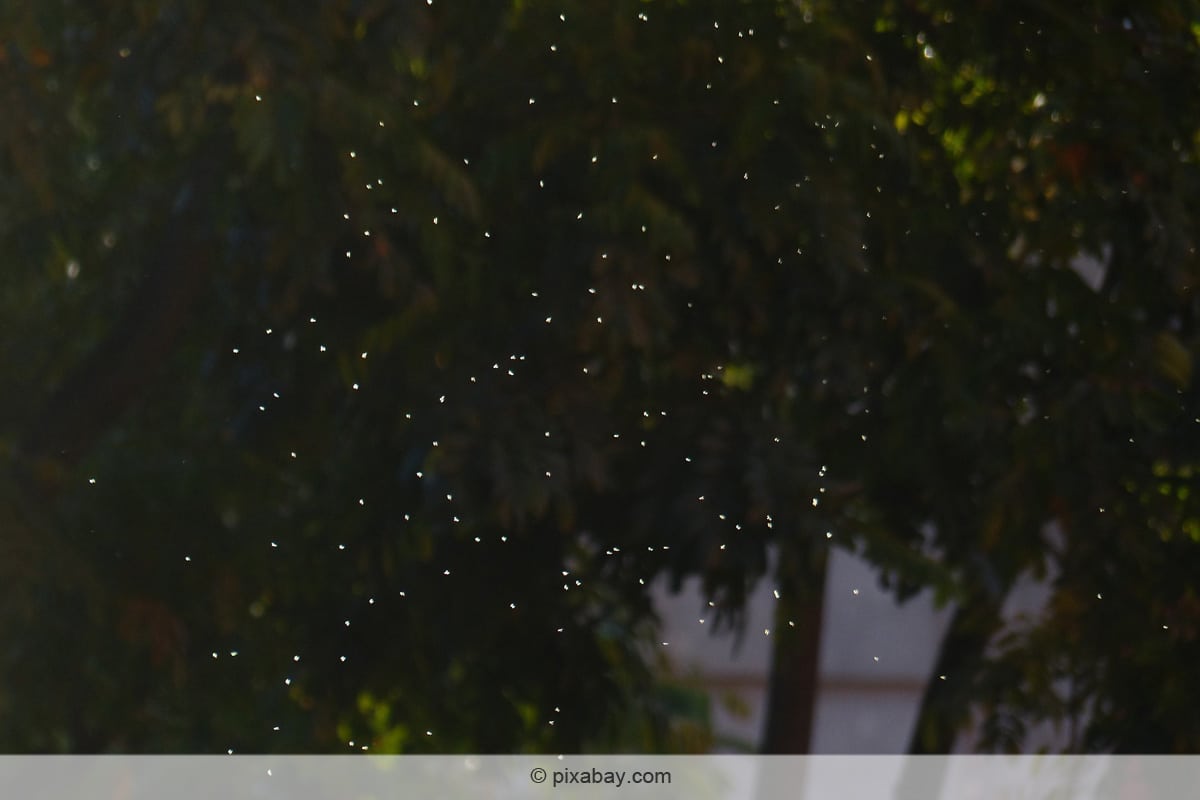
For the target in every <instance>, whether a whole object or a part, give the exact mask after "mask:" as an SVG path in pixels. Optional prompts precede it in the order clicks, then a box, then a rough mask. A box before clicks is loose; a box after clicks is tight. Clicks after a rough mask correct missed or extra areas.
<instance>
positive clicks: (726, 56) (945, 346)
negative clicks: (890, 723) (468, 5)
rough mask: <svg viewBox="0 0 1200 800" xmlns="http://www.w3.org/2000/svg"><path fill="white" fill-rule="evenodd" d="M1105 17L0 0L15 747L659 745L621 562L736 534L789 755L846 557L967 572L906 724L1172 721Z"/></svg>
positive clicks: (1188, 622)
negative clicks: (1003, 613)
mask: <svg viewBox="0 0 1200 800" xmlns="http://www.w3.org/2000/svg"><path fill="white" fill-rule="evenodd" d="M1125 13H1126V12H1123V11H1122V10H1121V9H1118V8H1115V7H1111V4H1106V3H1095V4H1091V5H1089V6H1088V7H1087V8H1084V9H1082V10H1081V9H1078V8H1072V9H1066V8H1065V7H1061V6H1059V5H1053V4H1052V5H1050V6H1043V7H1038V8H1036V9H1034V8H1031V9H1029V10H1028V13H1024V12H1022V13H1017V14H1013V13H1011V10H1010V9H1001V8H992V7H991V6H990V5H987V4H985V5H984V6H982V7H979V8H973V9H971V10H970V11H968V10H965V9H959V8H956V7H953V6H952V5H949V4H942V3H931V2H907V3H894V4H885V6H884V7H883V8H882V10H880V9H877V8H868V7H865V6H860V5H854V4H851V5H849V6H846V5H844V4H837V5H834V4H823V3H798V4H791V3H769V2H764V3H746V4H738V5H735V6H732V7H728V6H720V7H713V8H710V7H707V6H704V5H701V4H691V3H661V4H641V3H624V2H622V3H617V4H615V5H612V6H609V7H603V8H601V7H597V6H596V4H588V3H571V2H568V3H565V4H555V5H553V6H551V5H549V4H541V3H532V4H529V3H518V4H512V5H511V6H507V5H504V4H496V5H495V6H493V7H492V8H491V9H490V10H488V11H487V12H485V13H480V11H479V9H472V10H471V11H470V12H469V13H468V12H467V11H465V10H462V9H455V8H451V7H448V6H447V7H443V4H440V3H432V4H426V5H425V6H412V7H407V6H395V5H394V4H390V3H382V2H380V3H373V2H363V3H356V4H351V3H337V2H330V3H319V4H315V5H314V6H313V13H312V14H311V15H310V16H307V17H305V16H299V17H298V16H297V15H296V14H295V13H294V9H287V8H283V7H282V6H278V7H277V6H276V5H275V4H267V5H265V6H263V5H259V6H256V7H254V8H245V7H241V6H236V5H233V4H230V5H228V6H226V5H221V6H217V7H213V6H212V5H211V4H201V3H195V2H188V1H186V0H180V1H179V2H149V3H136V4H129V5H128V6H127V7H126V8H124V9H121V10H118V11H116V12H114V13H112V14H111V15H109V16H106V17H98V16H95V15H93V13H92V12H90V11H89V10H87V9H82V8H77V7H75V6H74V5H71V4H69V3H64V4H61V5H56V6H49V7H45V8H40V9H39V10H36V11H34V10H30V9H27V8H23V7H22V8H18V7H15V4H13V5H6V6H4V19H5V23H6V24H5V29H6V30H10V31H13V33H12V41H11V42H9V43H7V45H6V48H5V50H4V51H3V52H4V53H5V55H4V57H3V62H0V69H3V76H4V77H3V83H2V86H3V91H4V93H5V97H6V104H7V107H8V108H10V109H12V113H11V114H10V115H9V117H8V119H9V120H10V121H9V122H8V123H6V124H5V125H3V126H0V149H2V150H3V152H4V153H5V156H4V157H5V159H6V167H7V168H8V169H7V170H6V171H7V172H8V173H9V174H11V175H13V176H16V177H15V178H14V179H12V180H10V181H9V182H7V183H5V184H4V185H3V186H0V237H2V240H3V242H4V245H5V250H6V252H9V253H11V254H13V255H12V260H13V264H14V266H13V268H12V271H11V272H12V276H11V279H10V281H9V283H8V285H7V286H6V288H5V290H4V294H3V298H2V300H0V302H2V303H3V309H2V311H3V313H4V318H5V320H6V326H7V327H6V332H7V334H8V335H7V336H6V337H5V339H4V347H5V354H4V359H3V362H2V363H4V364H5V365H6V367H5V370H6V373H7V375H6V381H5V382H6V384H7V385H10V386H20V387H28V388H26V389H25V390H24V391H21V392H17V393H11V394H10V395H8V396H6V397H5V398H4V400H3V402H4V404H5V405H4V407H3V409H2V410H3V419H5V420H6V421H7V422H6V427H5V428H4V429H3V431H2V432H0V443H3V445H4V448H5V451H6V452H7V453H8V454H9V456H10V459H11V461H12V471H13V474H14V476H15V477H14V481H15V484H16V485H19V486H20V487H21V488H20V490H19V491H9V492H7V494H6V496H5V497H4V498H3V500H4V506H3V507H4V508H5V509H6V511H5V514H6V516H7V517H10V518H11V520H12V524H11V527H10V530H11V533H10V534H8V535H7V539H8V542H9V544H8V548H9V549H10V550H11V551H13V552H14V553H16V554H19V555H20V560H14V561H12V562H11V563H14V564H20V565H21V566H20V569H19V574H18V575H14V576H13V577H14V579H13V580H12V581H11V582H9V584H8V585H9V586H10V587H12V588H10V589H9V590H8V592H9V593H10V595H11V597H10V598H9V599H11V600H12V602H9V603H6V608H10V609H12V611H11V612H9V613H7V614H6V616H5V617H4V622H3V625H4V627H5V631H6V634H5V638H6V640H8V641H15V642H20V643H21V644H20V645H19V646H17V647H14V648H12V649H11V650H10V651H9V652H8V653H7V654H6V657H5V661H4V663H3V666H2V667H0V669H3V671H4V674H5V678H6V679H5V681H4V684H5V685H7V686H19V687H22V688H21V691H20V692H12V691H10V692H8V693H7V694H5V695H3V696H2V697H0V714H3V719H4V720H5V722H4V728H3V730H4V735H3V741H4V742H5V745H6V746H7V747H8V748H9V749H20V750H29V749H33V750H75V751H89V750H103V749H115V750H121V749H130V750H154V749H161V750H188V749H224V748H226V747H233V748H238V749H264V750H265V749H280V750H331V749H334V748H344V747H348V746H353V747H355V748H358V747H361V746H362V745H363V744H366V745H368V746H370V747H372V748H373V749H375V750H386V751H405V752H411V751H420V750H434V751H449V750H456V751H457V750H475V751H480V750H483V751H506V750H513V749H530V750H540V749H555V750H568V749H576V748H584V747H610V748H611V747H658V748H669V747H673V746H680V745H679V739H678V738H676V739H672V738H671V736H670V729H671V725H672V716H671V709H672V708H673V706H672V705H671V702H670V695H664V694H663V693H662V692H660V691H656V689H655V685H654V684H655V681H654V672H653V669H652V665H653V663H654V661H655V658H656V655H655V653H657V652H658V651H660V650H661V648H660V647H656V646H655V639H654V638H653V610H652V607H651V604H650V600H649V597H648V595H647V588H646V587H647V585H648V584H649V583H650V582H651V581H652V580H653V579H654V578H655V576H658V575H668V576H670V577H672V578H673V579H674V580H676V581H681V580H682V579H683V578H684V577H686V576H689V575H701V576H702V577H703V578H704V581H705V587H706V591H707V592H708V594H709V596H710V597H711V598H712V603H713V605H714V607H715V609H716V611H715V618H714V620H713V621H714V622H716V623H718V625H736V624H737V623H738V621H739V616H738V612H739V608H740V606H741V604H742V602H743V601H744V598H745V597H746V594H747V592H748V590H749V589H750V588H751V586H752V585H753V584H754V582H755V581H757V580H760V579H763V578H764V577H767V576H768V564H769V558H768V553H769V551H770V549H771V548H776V549H777V550H778V552H779V553H780V558H779V560H778V563H779V567H778V570H777V572H776V574H774V575H771V576H769V579H772V580H775V581H776V582H777V585H778V586H779V587H780V589H781V605H780V617H779V620H778V622H777V624H776V636H777V655H778V661H777V664H776V674H775V676H774V678H773V693H774V696H775V697H776V698H777V701H778V704H777V709H779V711H777V712H776V714H775V715H774V716H773V718H772V723H771V727H770V733H769V737H768V742H767V747H768V749H773V750H786V749H796V748H801V749H802V748H804V747H805V746H806V744H807V726H808V722H807V721H806V713H808V714H810V713H811V704H812V697H813V692H814V691H815V686H813V685H811V683H812V681H813V680H814V676H815V668H814V664H815V661H814V659H815V651H814V647H813V646H812V643H813V642H815V641H817V636H816V633H817V630H816V626H817V624H818V623H817V621H818V620H819V619H820V598H821V591H820V587H821V582H822V580H823V564H824V559H825V553H826V552H827V549H828V548H829V547H831V546H846V547H852V548H856V549H858V550H860V551H861V552H864V553H866V554H867V556H868V557H869V558H871V559H872V560H874V561H875V562H876V563H877V564H879V565H881V566H883V567H884V568H885V575H886V576H887V580H888V581H889V582H890V585H892V586H894V587H895V588H896V590H897V592H898V593H899V595H900V596H902V597H904V596H910V595H911V594H912V593H914V592H915V591H916V590H918V589H920V588H923V587H927V586H932V587H934V588H935V589H936V590H937V591H938V592H939V594H940V596H941V598H942V599H943V600H945V601H953V602H956V603H957V605H958V611H957V613H956V616H955V621H954V623H953V626H952V634H951V637H950V638H949V639H948V640H947V644H946V646H945V648H944V652H943V654H942V659H941V663H942V664H943V668H942V669H940V670H939V674H945V675H946V680H945V681H940V680H939V681H935V682H933V683H931V687H930V692H929V697H928V702H927V704H926V708H925V710H924V712H923V721H922V723H921V724H920V726H919V729H918V742H917V744H918V745H919V746H921V747H923V748H925V749H929V750H934V751H937V750H944V749H946V748H947V747H948V746H949V742H950V738H949V737H951V736H952V734H953V733H954V732H955V731H957V730H958V729H959V728H960V727H961V723H962V718H961V716H960V713H959V712H960V711H961V710H962V709H964V708H968V707H972V706H973V707H977V708H980V709H982V710H984V711H985V712H987V727H986V730H987V732H988V734H989V736H988V738H987V740H986V741H985V744H986V745H987V746H992V747H1000V748H1017V747H1020V746H1021V742H1022V736H1023V730H1024V728H1023V726H1024V725H1026V724H1027V723H1028V722H1029V721H1031V720H1036V719H1039V718H1047V719H1051V720H1074V721H1076V723H1077V724H1078V725H1079V726H1080V733H1079V736H1078V738H1077V739H1076V740H1075V741H1073V743H1072V746H1073V747H1077V748H1081V749H1082V748H1089V749H1092V748H1096V749H1110V748H1116V749H1138V748H1146V749H1154V750H1168V751H1183V750H1191V749H1194V748H1195V746H1196V741H1197V737H1198V733H1197V730H1196V728H1195V723H1194V721H1193V719H1194V715H1189V713H1188V709H1193V708H1195V706H1196V700H1197V698H1196V696H1195V692H1194V690H1193V689H1191V688H1190V683H1189V682H1188V680H1187V677H1186V675H1187V673H1186V671H1185V670H1184V669H1183V667H1182V666H1181V664H1180V663H1179V662H1176V661H1174V660H1173V659H1169V658H1167V656H1166V654H1167V650H1166V647H1167V643H1168V642H1170V645H1171V647H1172V648H1174V649H1175V651H1178V649H1179V648H1181V647H1182V648H1185V649H1186V648H1192V647H1194V646H1195V632H1194V628H1195V620H1196V604H1195V602H1194V590H1192V589H1191V588H1190V587H1191V586H1192V578H1191V574H1192V568H1193V566H1194V565H1195V560H1196V552H1197V550H1196V548H1197V539H1198V538H1200V534H1198V533H1197V530H1198V527H1197V523H1196V519H1197V516H1196V513H1195V508H1194V503H1195V500H1194V498H1193V497H1192V496H1191V494H1190V492H1189V481H1190V479H1191V477H1192V471H1193V470H1194V469H1195V466H1194V465H1195V461H1196V458H1195V444H1196V440H1195V432H1194V431H1196V424H1195V423H1194V421H1193V417H1194V410H1193V409H1194V408H1195V402H1194V401H1195V384H1194V382H1193V380H1192V376H1191V352H1192V351H1193V350H1194V349H1195V346H1196V332H1195V319H1196V310H1197V309H1196V303H1195V299H1194V294H1193V291H1192V289H1191V287H1192V285H1193V282H1194V279H1195V275H1196V261H1195V251H1194V228H1193V225H1192V223H1191V221H1190V220H1189V218H1188V215H1187V213H1186V210H1187V209H1188V208H1189V207H1190V206H1191V203H1192V202H1193V201H1194V200H1195V195H1196V191H1197V182H1196V174H1195V157H1196V147H1197V139H1196V130H1197V125H1196V122H1197V120H1196V109H1195V108H1192V107H1190V106H1189V105H1187V103H1186V101H1185V102H1182V103H1181V102H1179V99H1178V98H1177V97H1176V94H1175V93H1176V91H1177V90H1176V88H1175V87H1177V86H1181V85H1184V86H1186V85H1190V84H1189V83H1188V81H1189V80H1190V81H1192V82H1193V83H1194V82H1195V78H1196V75H1195V72H1196V68H1197V63H1198V62H1197V60H1196V48H1197V39H1196V34H1195V32H1194V30H1193V29H1192V28H1191V27H1190V26H1191V22H1190V19H1191V18H1194V17H1195V14H1194V13H1193V14H1192V15H1191V17H1189V16H1188V15H1187V14H1185V13H1184V12H1181V11H1179V10H1177V9H1176V7H1175V6H1173V5H1172V6H1169V7H1168V5H1167V4H1152V5H1150V6H1148V7H1147V6H1142V7H1140V10H1138V11H1137V12H1136V13H1135V12H1133V11H1129V12H1128V15H1127V16H1125ZM1002 31H1003V32H1005V38H1003V39H1000V38H997V37H998V33H999V32H1002ZM1139 68H1140V69H1139ZM1133 120H1137V121H1138V123H1140V124H1130V123H1131V121H1133ZM1081 252H1091V253H1095V254H1098V255H1100V257H1101V258H1102V259H1103V260H1104V261H1105V263H1106V264H1107V268H1106V272H1105V278H1104V281H1103V282H1102V283H1101V284H1100V285H1099V287H1098V288H1097V289H1092V288H1090V287H1089V286H1088V285H1087V284H1086V283H1085V282H1084V281H1082V280H1081V279H1080V278H1079V276H1078V275H1077V274H1076V272H1074V271H1073V270H1072V269H1071V268H1070V266H1069V264H1070V263H1071V261H1072V259H1073V258H1075V257H1076V256H1077V255H1078V254H1079V253H1081ZM64 323H66V324H69V325H70V326H71V330H72V331H73V333H74V334H75V335H73V336H71V337H67V338H65V339H60V338H59V337H57V336H55V337H47V336H46V335H45V333H46V331H47V330H53V329H55V328H59V327H62V326H63V324H64ZM92 480H94V481H95V482H94V483H92V482H91V481H92ZM1164 487H1165V488H1164ZM1101 508H1103V512H1101V511H1100V510H1099V509H1101ZM1101 514H1102V516H1101ZM1050 521H1054V522H1055V523H1056V524H1057V528H1058V529H1059V530H1061V532H1062V533H1061V536H1059V537H1058V538H1057V539H1056V538H1055V536H1053V535H1048V534H1047V530H1053V528H1047V523H1048V522H1050ZM1027 571H1034V572H1037V573H1039V574H1047V575H1049V574H1054V575H1055V578H1054V580H1055V600H1054V602H1053V603H1052V604H1051V607H1050V612H1049V614H1048V615H1047V616H1046V618H1045V619H1043V620H1041V621H1040V623H1039V624H1036V625H1034V626H1032V627H1030V628H1029V629H1018V630H1005V629H1003V626H1002V625H1001V621H1000V619H999V610H1000V607H1001V604H1002V601H1003V598H1004V597H1005V595H1006V594H1007V592H1008V591H1009V589H1010V588H1011V587H1012V585H1013V584H1014V582H1015V581H1016V580H1017V578H1018V576H1020V575H1022V574H1023V573H1025V572H1027ZM60 576H61V577H60ZM18 578H19V580H18ZM1095 595H1100V597H1101V599H1099V600H1096V601H1094V602H1093V601H1092V599H1091V598H1093V597H1094V596H1095ZM1103 598H1112V599H1113V603H1115V602H1117V601H1119V602H1120V607H1121V608H1122V610H1123V613H1122V614H1121V615H1114V614H1112V613H1109V612H1108V611H1107V605H1105V603H1106V602H1107V601H1105V600H1104V599H1103ZM1113 603H1108V605H1112V604H1113ZM1160 620H1162V621H1161V622H1160ZM792 623H795V627H793V625H792ZM1162 625H1166V626H1167V627H1166V629H1163V628H1162ZM235 653H236V655H235ZM50 654H53V656H51V655H50ZM1131 664H1132V665H1135V666H1132V667H1131V666H1129V665H1131ZM945 665H951V666H945ZM1129 669H1137V670H1140V671H1143V672H1144V671H1150V672H1153V673H1154V674H1156V675H1157V677H1158V678H1159V680H1158V681H1156V682H1154V683H1153V684H1146V683H1144V682H1139V683H1138V684H1137V685H1133V686H1131V685H1130V683H1129V682H1128V681H1127V678H1128V674H1127V671H1128V670H1129ZM793 675H798V676H807V678H805V679H804V680H803V681H802V682H799V683H795V684H792V683H789V679H790V678H791V677H793ZM806 684H808V685H806ZM64 687H69V689H68V690H65V691H64ZM51 697H53V698H56V699H55V700H53V701H50V700H48V698H51ZM806 708H807V709H808V710H807V712H806ZM35 718H36V719H39V720H43V721H44V723H43V724H42V725H41V726H40V727H38V728H37V729H34V728H32V726H30V724H29V721H30V720H32V719H35ZM276 726H278V728H279V730H278V731H276V730H275V727H276ZM631 730H632V732H631ZM352 741H353V742H354V743H355V744H354V745H349V744H348V743H349V742H352ZM672 742H674V744H673V743H672Z"/></svg>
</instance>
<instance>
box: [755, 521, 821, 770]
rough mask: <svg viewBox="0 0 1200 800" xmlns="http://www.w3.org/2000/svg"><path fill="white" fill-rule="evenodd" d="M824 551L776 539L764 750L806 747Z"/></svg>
mask: <svg viewBox="0 0 1200 800" xmlns="http://www.w3.org/2000/svg"><path fill="white" fill-rule="evenodd" d="M826 552H827V551H826V550H825V549H823V548H821V549H816V550H814V549H810V548H808V547H807V546H806V545H805V544H799V545H797V544H790V543H788V542H786V541H784V542H781V545H780V557H779V569H778V570H777V577H778V584H779V600H778V602H777V603H776V606H775V623H774V628H773V629H772V631H771V633H772V637H773V638H774V640H775V647H774V650H773V651H772V656H771V677H770V683H769V685H768V687H767V701H766V706H767V728H766V734H765V736H764V737H763V744H762V752H764V753H790V754H801V753H808V752H809V751H810V750H811V749H812V727H813V712H814V710H815V707H816V700H817V669H818V657H819V654H820V645H821V619H822V612H823V607H824V601H825V566H826V563H827V557H826Z"/></svg>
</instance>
